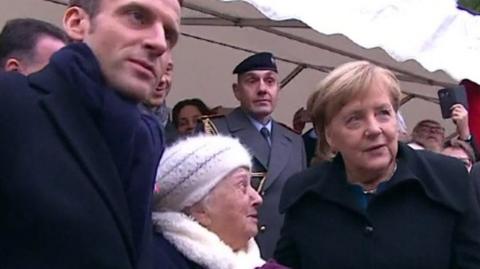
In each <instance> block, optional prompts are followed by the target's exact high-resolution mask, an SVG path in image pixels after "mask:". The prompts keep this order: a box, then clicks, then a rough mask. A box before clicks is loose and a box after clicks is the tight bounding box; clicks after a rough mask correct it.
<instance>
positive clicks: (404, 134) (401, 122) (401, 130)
mask: <svg viewBox="0 0 480 269" xmlns="http://www.w3.org/2000/svg"><path fill="white" fill-rule="evenodd" d="M397 122H398V140H399V141H401V142H405V143H407V142H408V141H409V136H408V130H407V124H406V123H405V119H404V118H403V115H402V113H400V110H399V111H398V112H397Z"/></svg>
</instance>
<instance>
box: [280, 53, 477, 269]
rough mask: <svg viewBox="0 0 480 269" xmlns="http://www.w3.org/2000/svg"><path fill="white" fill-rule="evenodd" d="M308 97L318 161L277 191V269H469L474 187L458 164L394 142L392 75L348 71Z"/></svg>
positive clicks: (351, 66) (354, 66)
mask: <svg viewBox="0 0 480 269" xmlns="http://www.w3.org/2000/svg"><path fill="white" fill-rule="evenodd" d="M314 94H316V97H315V100H314V104H313V109H312V121H313V124H314V126H315V128H316V130H317V134H318V136H319V140H318V141H319V147H318V149H319V151H318V152H319V154H321V155H322V156H323V158H324V159H326V161H324V162H322V163H320V164H319V165H315V166H312V167H311V168H309V169H307V170H306V171H303V172H301V173H299V174H296V175H294V176H292V177H291V178H290V179H289V180H288V182H287V184H286V185H285V187H284V190H283V194H282V200H281V202H280V210H281V212H284V213H285V221H284V225H283V228H282V232H281V238H280V240H279V242H278V245H277V249H276V251H275V258H276V259H277V261H278V262H280V263H281V264H283V265H285V266H288V267H291V268H296V269H306V268H312V269H317V268H389V269H397V268H398V269H404V268H442V269H448V268H463V269H474V268H478V266H479V264H480V208H479V204H478V203H477V200H476V195H475V193H474V190H475V189H474V187H473V183H472V182H471V181H470V180H468V176H469V175H468V173H467V171H466V169H465V168H464V167H463V165H462V163H461V162H459V161H452V159H451V158H449V157H446V156H443V155H441V154H436V153H433V152H430V151H427V150H413V149H412V148H410V147H409V146H408V145H405V144H403V143H399V141H398V123H397V117H396V113H397V111H398V107H399V104H400V96H401V91H400V86H399V82H398V80H397V78H396V77H395V75H394V74H393V73H392V72H390V71H389V70H386V69H384V68H382V67H379V66H376V65H374V64H371V63H369V62H366V61H357V62H350V63H346V64H343V65H341V66H339V67H337V68H335V69H334V70H333V71H332V72H331V73H329V74H328V75H327V76H326V77H325V79H324V80H322V81H321V83H320V84H319V86H318V88H317V91H316V92H315V93H314ZM447 238H448V240H446V239H447Z"/></svg>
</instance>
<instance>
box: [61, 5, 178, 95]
mask: <svg viewBox="0 0 480 269" xmlns="http://www.w3.org/2000/svg"><path fill="white" fill-rule="evenodd" d="M179 21H180V5H179V2H178V0H102V1H101V4H100V10H99V12H98V14H96V15H95V17H93V18H90V17H89V16H88V15H87V14H86V13H85V12H84V10H82V9H81V8H78V7H71V8H69V9H68V10H67V12H66V15H65V19H64V22H65V26H66V29H67V32H68V34H69V35H70V36H71V37H72V38H73V39H76V40H83V41H84V42H85V43H86V44H87V45H88V46H89V47H90V48H91V49H92V51H93V53H94V54H95V56H96V57H97V60H98V61H99V63H100V67H101V70H102V73H103V75H104V77H105V79H106V81H107V83H108V84H109V85H110V86H112V87H114V88H115V89H116V90H118V91H120V92H121V93H122V94H123V95H124V96H127V97H129V98H131V99H133V100H135V101H143V100H146V99H147V98H148V97H149V96H150V95H151V93H152V91H153V89H154V88H155V87H156V86H157V85H158V83H159V82H160V77H161V74H162V64H161V60H160V59H161V56H162V54H163V53H165V51H166V50H167V49H170V48H172V47H173V46H174V45H175V43H176V41H177V38H178V33H179V29H178V27H179Z"/></svg>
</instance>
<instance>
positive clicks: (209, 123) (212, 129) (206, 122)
mask: <svg viewBox="0 0 480 269" xmlns="http://www.w3.org/2000/svg"><path fill="white" fill-rule="evenodd" d="M224 117H225V115H223V114H213V115H204V116H201V117H200V118H199V119H198V120H199V121H200V122H201V123H202V125H203V126H202V131H203V132H204V133H206V134H218V133H219V132H218V129H217V126H215V123H214V122H213V119H220V118H224Z"/></svg>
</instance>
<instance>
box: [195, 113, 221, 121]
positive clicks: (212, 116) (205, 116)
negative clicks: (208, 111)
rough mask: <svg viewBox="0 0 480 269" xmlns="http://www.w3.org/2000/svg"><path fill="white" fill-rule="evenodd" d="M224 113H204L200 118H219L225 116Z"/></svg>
mask: <svg viewBox="0 0 480 269" xmlns="http://www.w3.org/2000/svg"><path fill="white" fill-rule="evenodd" d="M224 117H225V115H224V114H212V115H202V116H200V120H202V119H217V118H224Z"/></svg>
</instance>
